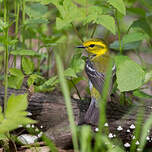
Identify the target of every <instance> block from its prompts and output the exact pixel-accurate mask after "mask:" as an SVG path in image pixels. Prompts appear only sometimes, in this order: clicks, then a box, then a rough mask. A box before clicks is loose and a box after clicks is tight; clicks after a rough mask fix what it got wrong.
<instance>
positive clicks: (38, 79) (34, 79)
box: [27, 74, 45, 87]
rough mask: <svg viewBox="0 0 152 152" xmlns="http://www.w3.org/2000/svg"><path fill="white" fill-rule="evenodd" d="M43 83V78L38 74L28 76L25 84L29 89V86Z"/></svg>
mask: <svg viewBox="0 0 152 152" xmlns="http://www.w3.org/2000/svg"><path fill="white" fill-rule="evenodd" d="M44 81H45V78H43V77H42V76H40V75H38V74H32V75H30V76H29V78H28V80H27V84H28V87H30V86H31V85H34V83H36V85H38V84H39V85H40V84H43V83H44Z"/></svg>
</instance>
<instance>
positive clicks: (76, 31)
mask: <svg viewBox="0 0 152 152" xmlns="http://www.w3.org/2000/svg"><path fill="white" fill-rule="evenodd" d="M71 24H72V27H73V29H74V31H75V33H76V34H77V36H78V38H79V39H80V41H81V42H82V43H83V39H82V38H81V36H80V34H79V32H78V30H77V29H76V27H75V26H74V24H73V23H71Z"/></svg>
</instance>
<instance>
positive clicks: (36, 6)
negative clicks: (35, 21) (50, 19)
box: [25, 3, 48, 18]
mask: <svg viewBox="0 0 152 152" xmlns="http://www.w3.org/2000/svg"><path fill="white" fill-rule="evenodd" d="M25 11H26V13H27V14H28V16H30V17H33V18H40V17H43V16H44V15H45V14H46V13H47V11H48V8H47V6H45V5H42V4H40V3H31V5H26V9H25Z"/></svg>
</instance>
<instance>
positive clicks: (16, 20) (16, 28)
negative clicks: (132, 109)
mask: <svg viewBox="0 0 152 152" xmlns="http://www.w3.org/2000/svg"><path fill="white" fill-rule="evenodd" d="M14 7H15V8H14V9H15V16H16V19H15V39H17V34H18V21H19V11H20V5H19V2H17V0H15V6H14ZM16 9H17V10H16ZM15 50H16V45H15ZM14 67H16V55H15V56H14Z"/></svg>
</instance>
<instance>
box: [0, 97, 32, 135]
mask: <svg viewBox="0 0 152 152" xmlns="http://www.w3.org/2000/svg"><path fill="white" fill-rule="evenodd" d="M27 104H28V102H27V95H26V94H24V95H18V96H15V95H14V94H12V95H11V96H10V97H9V99H8V103H7V108H6V111H5V119H4V116H3V114H2V112H0V115H1V119H0V122H1V123H0V134H4V133H6V132H8V131H11V130H13V129H16V128H18V126H19V125H26V124H30V123H35V121H34V120H32V119H30V118H28V117H26V116H27V112H26V111H25V110H26V109H27Z"/></svg>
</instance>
